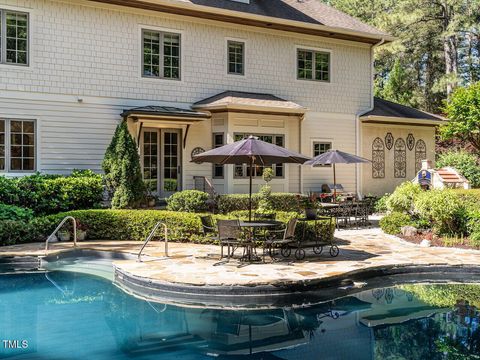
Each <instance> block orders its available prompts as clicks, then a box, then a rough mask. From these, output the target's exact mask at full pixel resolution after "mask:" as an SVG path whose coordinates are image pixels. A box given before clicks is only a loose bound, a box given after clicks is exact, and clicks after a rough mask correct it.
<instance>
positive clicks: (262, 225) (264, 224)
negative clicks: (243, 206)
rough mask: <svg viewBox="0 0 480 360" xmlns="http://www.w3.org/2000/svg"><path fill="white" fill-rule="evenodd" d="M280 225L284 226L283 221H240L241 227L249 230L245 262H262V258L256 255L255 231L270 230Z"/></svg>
mask: <svg viewBox="0 0 480 360" xmlns="http://www.w3.org/2000/svg"><path fill="white" fill-rule="evenodd" d="M279 225H283V223H282V222H281V221H265V220H264V221H244V220H240V227H242V228H247V229H249V230H248V240H247V242H246V243H245V255H244V256H243V257H242V259H243V260H245V261H260V260H261V258H260V257H259V256H257V255H256V251H255V240H254V239H253V232H254V230H255V229H268V228H273V227H276V226H279Z"/></svg>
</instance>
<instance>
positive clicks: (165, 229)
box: [137, 222, 168, 262]
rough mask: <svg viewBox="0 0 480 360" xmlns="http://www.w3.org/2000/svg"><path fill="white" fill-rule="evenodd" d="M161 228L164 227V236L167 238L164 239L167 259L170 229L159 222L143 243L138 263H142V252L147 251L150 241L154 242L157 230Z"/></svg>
mask: <svg viewBox="0 0 480 360" xmlns="http://www.w3.org/2000/svg"><path fill="white" fill-rule="evenodd" d="M160 226H162V227H163V231H164V236H165V239H164V240H165V257H168V228H167V224H165V223H163V222H158V223H156V224H155V226H154V227H153V230H152V231H151V232H150V234H149V235H148V236H147V238H146V239H145V242H144V243H143V246H142V248H141V249H140V251H139V252H138V259H137V261H138V262H142V252H143V250H144V249H145V247H146V246H147V244H148V243H149V242H150V240H152V238H153V237H154V236H155V234H156V232H157V230H158V228H159V227H160Z"/></svg>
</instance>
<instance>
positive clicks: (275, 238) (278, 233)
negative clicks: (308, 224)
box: [263, 218, 298, 262]
mask: <svg viewBox="0 0 480 360" xmlns="http://www.w3.org/2000/svg"><path fill="white" fill-rule="evenodd" d="M297 222H298V219H296V218H294V219H290V220H289V221H288V223H287V226H286V227H285V229H281V230H270V231H269V232H268V238H267V239H266V240H265V242H264V243H263V261H264V262H265V254H266V253H267V251H268V254H269V255H270V257H271V258H272V259H274V258H275V248H280V253H281V254H282V256H283V257H289V256H290V254H291V252H292V249H291V248H290V246H289V245H290V244H291V243H293V242H295V229H296V227H297Z"/></svg>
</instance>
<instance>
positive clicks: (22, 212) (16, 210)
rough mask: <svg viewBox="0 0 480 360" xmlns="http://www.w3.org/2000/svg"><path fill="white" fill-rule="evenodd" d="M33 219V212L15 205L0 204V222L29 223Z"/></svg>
mask: <svg viewBox="0 0 480 360" xmlns="http://www.w3.org/2000/svg"><path fill="white" fill-rule="evenodd" d="M32 219H33V211H32V210H30V209H25V208H21V207H18V206H14V205H6V204H1V203H0V221H3V220H12V221H24V222H29V221H30V220H32Z"/></svg>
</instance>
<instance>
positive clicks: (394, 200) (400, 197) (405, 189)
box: [386, 181, 422, 213]
mask: <svg viewBox="0 0 480 360" xmlns="http://www.w3.org/2000/svg"><path fill="white" fill-rule="evenodd" d="M421 192H422V189H421V188H420V185H418V184H414V183H412V182H411V181H407V182H404V183H403V184H400V185H399V186H398V187H397V188H396V189H395V191H394V192H393V194H392V195H390V196H389V197H388V198H387V199H386V207H387V210H388V211H396V212H409V213H410V212H412V210H413V201H414V200H415V198H416V197H417V196H418V195H419V194H420V193H421Z"/></svg>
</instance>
